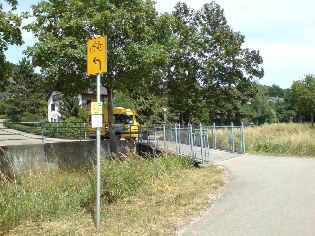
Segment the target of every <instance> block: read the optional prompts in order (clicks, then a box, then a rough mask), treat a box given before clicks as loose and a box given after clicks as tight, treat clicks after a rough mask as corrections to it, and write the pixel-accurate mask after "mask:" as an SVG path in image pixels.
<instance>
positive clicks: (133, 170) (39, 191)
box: [0, 156, 224, 235]
mask: <svg viewBox="0 0 315 236" xmlns="http://www.w3.org/2000/svg"><path fill="white" fill-rule="evenodd" d="M94 169H95V168H83V169H80V170H64V171H62V170H57V171H49V172H45V173H32V174H26V175H22V176H20V177H18V179H16V180H15V181H13V182H10V181H2V182H1V183H0V212H1V215H0V235H1V234H5V235H170V234H173V233H174V232H175V230H176V229H177V228H178V227H180V226H182V225H184V224H185V223H187V221H188V220H189V219H192V218H193V217H194V216H195V215H196V214H198V212H199V211H200V210H202V209H204V208H205V206H207V205H208V203H209V194H214V193H216V192H217V191H218V190H219V189H220V188H221V187H222V186H223V185H224V172H223V171H222V169H220V168H218V167H215V166H209V167H207V168H194V167H193V166H192V163H191V160H189V159H186V158H178V157H175V156H168V157H165V158H159V159H154V160H144V159H141V158H139V157H135V156H133V157H131V158H128V159H120V160H115V161H105V162H104V163H103V165H102V199H101V201H102V206H101V209H102V213H101V231H100V232H96V230H95V226H94V223H93V220H94V215H95V194H94V193H95V186H96V185H95V181H96V177H95V170H94ZM3 212H4V213H3Z"/></svg>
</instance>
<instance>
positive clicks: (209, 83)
mask: <svg viewBox="0 0 315 236" xmlns="http://www.w3.org/2000/svg"><path fill="white" fill-rule="evenodd" d="M172 16H173V22H174V23H173V27H172V28H173V36H174V42H175V47H174V49H173V51H172V53H171V66H170V70H169V72H168V89H169V92H170V94H169V97H170V106H171V107H172V108H173V109H174V110H176V111H177V112H184V114H186V115H185V116H184V119H185V121H186V122H189V123H191V122H192V123H194V122H199V121H207V122H209V121H219V122H220V123H224V122H225V123H226V122H228V121H232V120H235V119H236V116H237V112H235V111H237V109H238V107H239V104H240V103H245V102H247V101H248V100H249V98H250V97H252V96H253V95H254V93H255V91H256V86H255V84H254V81H255V80H256V79H259V78H261V77H262V76H263V74H264V72H263V69H261V68H260V64H261V63H262V58H261V56H260V55H259V51H250V50H249V49H247V48H242V44H243V43H244V36H243V35H241V34H240V33H239V32H234V31H233V30H232V29H231V28H230V27H229V26H228V24H227V21H226V18H225V16H224V11H223V10H222V9H221V8H220V6H219V5H218V4H216V3H215V2H211V3H210V4H205V5H204V6H203V8H202V9H201V10H199V11H194V10H192V9H190V8H189V7H188V6H187V5H186V4H185V3H178V4H177V5H176V6H175V11H174V12H173V14H172Z"/></svg>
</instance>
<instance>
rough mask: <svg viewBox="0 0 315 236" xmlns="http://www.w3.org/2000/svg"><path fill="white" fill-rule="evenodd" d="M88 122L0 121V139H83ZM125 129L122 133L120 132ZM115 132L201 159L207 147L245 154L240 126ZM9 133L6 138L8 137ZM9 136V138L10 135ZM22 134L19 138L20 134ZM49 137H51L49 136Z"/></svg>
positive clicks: (163, 127) (207, 152) (204, 158)
mask: <svg viewBox="0 0 315 236" xmlns="http://www.w3.org/2000/svg"><path fill="white" fill-rule="evenodd" d="M87 127H88V123H85V122H54V123H49V122H19V123H13V122H4V124H2V123H0V141H1V143H3V144H4V143H5V140H6V139H7V140H8V139H9V140H11V142H12V141H15V140H18V139H24V142H26V140H32V141H33V142H34V141H37V142H41V143H45V142H47V141H54V140H55V139H56V138H58V139H79V140H82V139H86V138H89V137H88V134H87ZM124 132H125V133H124ZM124 132H120V131H119V132H116V135H118V136H119V137H122V138H125V139H138V142H141V143H147V144H148V145H151V146H153V147H154V148H163V149H166V150H169V151H172V152H174V153H176V154H177V155H186V156H190V157H191V158H192V159H193V160H196V161H197V160H198V161H200V162H202V163H206V162H209V160H210V150H216V149H219V150H227V151H230V152H231V153H234V152H236V153H242V154H245V128H244V125H243V124H242V125H241V126H234V125H233V123H231V125H230V126H216V125H215V124H213V125H212V126H202V125H199V126H193V125H188V126H181V125H178V124H176V125H160V126H153V127H145V126H139V127H138V126H137V127H133V126H130V128H129V129H126V130H124ZM9 136H10V138H8V137H9ZM11 137H12V138H11ZM21 137H23V138H21ZM49 138H50V139H51V140H49Z"/></svg>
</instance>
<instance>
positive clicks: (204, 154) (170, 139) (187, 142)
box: [140, 123, 245, 163]
mask: <svg viewBox="0 0 315 236" xmlns="http://www.w3.org/2000/svg"><path fill="white" fill-rule="evenodd" d="M147 136H148V138H147V139H143V138H140V141H141V142H147V144H150V145H152V146H153V147H154V148H164V149H166V150H170V151H173V152H175V153H176V154H177V155H187V156H190V157H191V158H192V159H193V160H196V161H200V162H202V163H206V162H209V160H210V149H220V150H228V151H230V152H232V153H234V152H238V153H242V154H245V128H244V125H243V124H242V125H241V126H234V125H233V123H231V125H230V126H216V125H215V124H213V125H212V126H202V125H201V124H200V125H199V126H193V125H188V126H181V125H177V124H176V125H172V126H167V125H162V126H154V127H150V128H149V129H148V131H147Z"/></svg>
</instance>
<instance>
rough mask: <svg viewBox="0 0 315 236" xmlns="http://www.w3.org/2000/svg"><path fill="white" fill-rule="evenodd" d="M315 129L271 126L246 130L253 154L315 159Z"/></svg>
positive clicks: (286, 125) (280, 125) (248, 148)
mask: <svg viewBox="0 0 315 236" xmlns="http://www.w3.org/2000/svg"><path fill="white" fill-rule="evenodd" d="M314 139H315V128H312V127H310V125H309V124H294V123H292V124H270V125H262V126H257V127H251V128H247V129H246V149H247V150H246V151H247V152H248V153H252V154H265V155H277V156H298V157H315V142H314Z"/></svg>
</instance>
